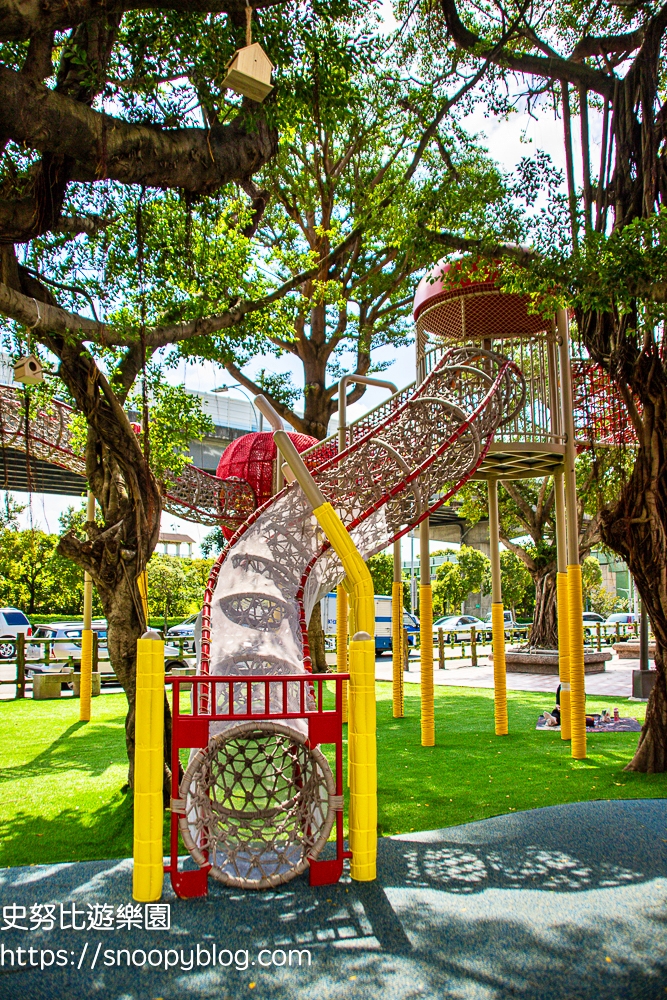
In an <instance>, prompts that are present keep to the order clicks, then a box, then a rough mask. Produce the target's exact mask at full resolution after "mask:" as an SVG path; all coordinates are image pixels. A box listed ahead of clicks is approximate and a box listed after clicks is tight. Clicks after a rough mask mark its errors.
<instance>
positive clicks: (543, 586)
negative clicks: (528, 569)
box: [530, 563, 558, 649]
mask: <svg viewBox="0 0 667 1000" xmlns="http://www.w3.org/2000/svg"><path fill="white" fill-rule="evenodd" d="M531 576H532V577H533V582H534V584H535V612H534V614H533V625H532V628H531V632H530V644H531V646H539V647H540V649H557V648H558V625H557V619H556V565H555V564H553V563H552V564H551V565H549V566H546V567H544V568H542V569H540V570H538V571H537V572H536V573H531Z"/></svg>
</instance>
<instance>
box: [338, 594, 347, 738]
mask: <svg viewBox="0 0 667 1000" xmlns="http://www.w3.org/2000/svg"><path fill="white" fill-rule="evenodd" d="M347 667H348V663H347V591H346V590H345V587H344V586H343V585H342V584H340V585H339V586H338V588H337V589H336V670H337V671H338V673H339V674H346V673H347ZM347 693H348V692H347V681H343V692H342V695H343V704H342V713H343V722H347V713H348V707H347Z"/></svg>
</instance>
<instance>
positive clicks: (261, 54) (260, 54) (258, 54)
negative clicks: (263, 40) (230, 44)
mask: <svg viewBox="0 0 667 1000" xmlns="http://www.w3.org/2000/svg"><path fill="white" fill-rule="evenodd" d="M250 49H255V52H253V58H254V59H258V60H262V61H263V62H264V63H266V65H267V66H270V67H271V69H274V68H275V67H274V65H273V63H272V62H271V60H270V59H269V57H268V56H267V54H266V52H265V51H264V49H263V48H262V46H261V45H260V44H259V42H253V43H252V45H244V46H243V48H242V49H237V50H236V52H235V53H234V55H233V56H232V58H231V59H230V60H229V62H228V63H227V65H226V66H225V69H229V67H230V66H231V65H232V63H233V62H234V60H235V59H237V58H238V56H239V55H240V53H241V52H247V53H249V52H250Z"/></svg>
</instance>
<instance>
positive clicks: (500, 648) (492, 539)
mask: <svg viewBox="0 0 667 1000" xmlns="http://www.w3.org/2000/svg"><path fill="white" fill-rule="evenodd" d="M488 487H489V549H490V556H491V628H492V632H493V692H494V700H493V711H494V717H495V726H496V736H506V735H507V732H508V722H507V676H506V666H505V609H504V607H503V593H502V583H501V576H500V521H499V517H498V481H497V479H489V482H488Z"/></svg>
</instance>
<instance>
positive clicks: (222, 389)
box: [212, 382, 264, 434]
mask: <svg viewBox="0 0 667 1000" xmlns="http://www.w3.org/2000/svg"><path fill="white" fill-rule="evenodd" d="M230 389H238V390H239V392H242V393H243V395H244V396H245V398H246V399H247V400H248V402H249V403H250V405H251V406H252V408H253V410H254V411H255V417H256V418H257V424H258V426H259V432H260V434H261V432H262V431H263V429H264V415H263V414H262V413H260V412H258V410H257V407H256V406H255V404H254V403H253V401H252V399H251V398H250V396H249V395H248V393H247V392H246V391H245V389H244V388H243V386H241V385H239V384H238V382H232V384H231V385H219V386H218V387H217V389H213V390H212V391H213V392H229V390H230Z"/></svg>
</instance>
